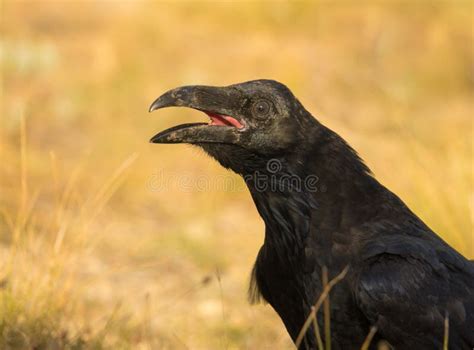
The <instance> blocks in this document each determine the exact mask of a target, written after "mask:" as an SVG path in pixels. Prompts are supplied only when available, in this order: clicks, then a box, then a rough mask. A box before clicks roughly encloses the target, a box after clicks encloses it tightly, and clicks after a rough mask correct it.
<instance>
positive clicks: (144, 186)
mask: <svg viewBox="0 0 474 350" xmlns="http://www.w3.org/2000/svg"><path fill="white" fill-rule="evenodd" d="M472 6H473V5H472V2H470V1H437V2H425V1H419V2H418V1H413V2H410V1H388V2H382V1H373V2H362V3H360V2H350V1H331V2H325V1H322V2H283V1H278V2H270V1H267V2H257V1H242V2H232V3H231V2H214V1H208V2H201V1H199V2H198V1H187V2H171V1H170V2H161V1H67V0H63V1H60V0H57V1H33V0H31V1H13V0H10V1H2V2H1V24H0V26H1V41H0V64H1V73H2V76H1V80H2V85H1V86H2V87H1V114H0V118H1V119H0V160H1V165H0V348H2V349H5V348H7V349H8V348H10V349H24V348H28V349H32V348H34V349H63V348H70V349H82V348H84V349H89V348H94V349H101V348H107V349H118V348H122V349H130V348H133V349H180V348H183V349H265V348H266V349H291V348H292V343H291V341H290V339H289V337H288V335H287V334H286V331H285V330H284V327H283V325H282V324H281V321H280V320H279V319H278V317H277V316H276V314H275V313H274V312H273V311H272V310H271V308H270V307H269V306H265V305H256V306H250V305H248V303H247V300H246V289H247V285H248V279H249V274H250V270H251V268H252V265H253V262H254V259H255V257H256V255H257V252H258V249H259V247H260V245H261V244H262V241H263V231H264V228H263V224H262V221H261V220H260V218H259V216H258V214H257V212H256V210H255V208H254V205H253V203H252V201H251V198H250V196H249V194H248V193H247V192H246V189H245V187H244V185H243V182H242V181H241V180H240V178H238V177H237V176H235V175H233V174H231V173H229V172H227V171H226V170H224V169H223V168H221V167H220V166H218V165H217V164H216V163H215V162H214V161H213V160H211V159H209V158H208V157H207V156H206V155H205V154H204V153H203V152H201V151H200V150H198V149H196V148H193V147H191V146H187V145H174V146H172V145H152V144H149V143H148V140H149V138H150V137H151V136H153V135H154V134H155V133H156V132H157V131H160V130H162V129H164V128H166V127H169V126H171V125H174V124H176V123H178V122H184V121H186V122H188V121H202V120H206V117H203V116H202V115H201V114H200V113H199V112H195V111H191V110H179V109H169V110H166V111H162V112H155V113H153V114H152V115H149V114H148V113H147V109H148V106H149V105H150V103H151V102H152V101H153V100H154V99H155V98H156V97H157V96H158V95H160V94H161V93H162V92H164V91H165V90H168V89H170V88H173V87H176V86H179V85H184V84H206V85H227V84H232V83H237V82H242V81H246V80H252V79H258V78H272V79H276V80H279V81H281V82H283V83H285V84H287V85H288V86H289V87H290V88H291V89H292V90H293V92H294V93H295V95H296V96H298V97H299V99H300V100H301V101H302V103H303V104H304V105H305V106H306V108H307V109H309V110H310V111H311V112H312V113H313V115H315V116H316V117H317V118H318V119H319V120H320V121H322V122H323V123H324V124H326V125H327V126H329V127H330V128H332V129H333V130H336V131H337V132H338V133H340V134H341V135H342V136H343V137H344V138H345V139H346V140H347V141H348V142H349V143H350V144H351V145H352V146H353V147H354V148H355V149H356V150H358V151H359V153H360V155H361V156H362V157H363V158H364V159H365V160H366V162H367V164H368V165H369V167H370V168H371V169H372V170H373V171H374V173H375V175H376V177H377V178H378V179H379V180H380V181H381V182H382V183H383V184H385V185H386V186H388V187H389V188H390V189H392V190H393V191H394V192H396V193H397V194H398V195H400V196H401V197H402V198H403V199H404V200H405V201H406V203H407V204H408V205H409V206H410V207H411V208H412V209H413V210H414V211H415V212H416V213H417V214H419V215H420V216H421V218H422V219H423V220H425V221H426V223H427V224H428V225H429V226H430V227H431V228H433V229H434V230H435V231H436V232H437V233H439V234H440V235H441V236H442V237H443V238H444V239H445V240H446V241H447V242H449V243H450V244H451V245H452V246H454V247H455V248H456V249H458V250H459V251H460V252H461V253H462V254H464V255H465V256H467V257H470V258H474V247H473V233H472V227H473V199H474V197H473V159H472V150H473V148H472V137H473V128H472V127H473V125H472V121H473V119H472V118H473V105H472V103H473V102H472V92H473V83H474V70H473V66H472V62H473V33H472V21H473V8H472Z"/></svg>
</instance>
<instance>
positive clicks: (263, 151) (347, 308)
mask: <svg viewBox="0 0 474 350" xmlns="http://www.w3.org/2000/svg"><path fill="white" fill-rule="evenodd" d="M262 101H263V102H262ZM168 106H184V107H191V108H196V109H200V110H203V111H210V112H215V113H219V114H222V115H223V116H232V117H233V118H235V119H237V120H238V121H240V122H241V123H242V124H244V125H245V128H242V129H237V128H235V127H232V126H222V127H218V126H204V125H201V124H199V125H195V126H193V125H191V126H190V125H186V126H182V127H175V128H172V129H169V130H166V131H164V132H162V133H160V134H158V135H157V136H155V137H154V138H153V139H152V142H156V143H181V142H186V143H191V144H195V145H198V146H200V147H202V148H203V149H204V150H205V151H206V152H207V153H209V154H210V155H211V156H212V157H214V158H215V159H217V160H218V161H219V162H220V163H221V164H222V165H223V166H224V167H226V168H229V169H232V170H233V171H235V172H237V173H239V174H241V175H242V176H243V177H244V179H245V181H246V183H247V186H248V188H249V190H250V193H251V195H252V198H253V200H254V202H255V205H256V208H257V210H258V212H259V214H260V216H261V217H262V219H263V220H264V222H265V226H266V230H265V239H264V244H263V246H262V247H261V249H260V251H259V253H258V256H257V259H256V263H255V266H254V269H253V273H252V282H251V286H250V296H251V299H252V300H254V301H255V300H258V299H259V298H260V297H263V299H265V300H266V301H267V302H268V303H269V304H270V305H271V306H272V307H273V308H274V309H275V310H276V312H277V313H278V314H279V316H280V317H281V319H282V320H283V322H284V324H285V326H286V328H287V330H288V332H289V334H290V335H291V337H292V338H293V340H295V339H296V337H297V336H298V333H299V331H300V329H301V327H302V325H303V323H304V321H305V319H306V318H307V316H308V314H309V312H310V308H311V305H313V304H314V302H315V301H316V299H317V298H318V296H319V294H320V293H321V291H322V282H321V270H322V268H323V266H326V267H327V268H328V271H329V278H333V277H334V276H336V275H337V274H338V273H339V272H340V271H342V270H343V269H344V267H345V266H347V265H349V272H348V273H347V276H346V277H345V278H344V279H343V280H342V281H341V282H340V283H339V284H337V285H336V286H335V287H334V289H333V291H332V292H331V334H332V348H333V349H358V348H360V346H361V344H362V342H363V341H364V339H365V337H366V336H367V334H368V333H369V330H370V327H371V326H376V327H377V329H378V331H377V333H376V335H375V338H374V342H373V343H374V344H375V343H376V342H377V341H378V340H379V339H385V340H387V341H388V342H389V343H390V344H391V345H392V346H393V347H395V348H397V349H440V348H442V344H443V339H444V336H443V334H444V319H445V316H446V315H448V316H449V322H450V328H449V330H450V334H449V348H450V349H472V348H473V347H474V263H473V262H471V261H469V260H467V259H466V258H464V257H463V256H462V255H460V254H459V253H458V252H456V251H455V250H454V249H453V248H451V247H450V246H449V245H448V244H446V243H445V242H444V241H443V240H442V239H441V238H440V237H439V236H437V235H436V234H435V233H434V232H433V231H432V230H431V229H430V228H429V227H428V226H427V225H425V224H424V223H423V222H422V221H421V220H420V219H419V218H418V217H417V216H416V215H415V214H414V213H413V212H411V211H410V209H408V208H407V207H406V205H405V204H404V203H403V202H402V201H401V200H400V199H399V198H398V197H397V196H396V195H395V194H393V193H392V192H390V191H389V190H388V189H387V188H385V187H384V186H383V185H381V184H380V183H379V182H378V181H377V180H376V179H375V178H374V177H373V175H372V174H371V172H370V170H369V169H368V168H367V166H366V165H365V164H364V163H363V162H362V160H361V159H360V158H359V157H358V155H357V154H356V152H355V151H354V150H353V149H352V148H351V147H350V146H349V145H348V144H347V143H346V142H345V141H344V140H343V139H342V138H341V137H339V136H338V135H337V134H336V133H334V132H333V131H331V130H329V129H328V128H326V127H325V126H323V125H322V124H321V123H319V122H318V121H317V120H316V119H315V118H313V117H312V116H311V114H310V113H309V112H308V111H306V110H305V109H304V107H303V106H302V105H301V103H300V102H299V101H298V100H297V99H296V98H295V97H294V96H293V94H292V93H291V92H290V91H289V90H288V89H287V88H286V87H285V86H284V85H282V84H280V83H278V82H275V81H270V80H258V81H252V82H247V83H242V84H236V85H231V86H228V87H203V86H190V87H183V88H178V89H174V90H171V91H170V92H168V93H166V94H164V95H163V96H162V97H160V98H159V99H157V100H156V101H155V102H154V104H153V105H152V107H151V110H154V109H158V108H162V107H168ZM263 113H264V114H263ZM374 146H375V145H374ZM270 162H273V163H270ZM269 164H272V165H275V164H276V165H277V168H276V171H275V168H274V167H270V166H269ZM394 170H395V169H394ZM289 177H290V178H293V179H300V183H299V186H297V185H298V184H295V183H291V181H290V182H288V181H287V180H288V178H289ZM308 177H313V179H317V181H316V187H314V186H312V187H311V188H309V186H308V185H307V184H305V183H304V181H305V179H308ZM262 178H263V179H266V180H264V182H265V181H266V184H267V186H266V187H265V186H263V187H262V184H261V183H259V182H258V179H262ZM319 322H321V319H319ZM321 326H322V325H321ZM301 348H307V349H314V348H316V341H315V336H314V334H313V332H312V330H310V331H308V333H307V335H306V337H305V338H304V341H303V343H302V345H301Z"/></svg>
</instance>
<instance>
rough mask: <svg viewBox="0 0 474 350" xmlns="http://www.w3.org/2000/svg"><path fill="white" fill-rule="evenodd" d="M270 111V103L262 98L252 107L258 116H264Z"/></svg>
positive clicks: (254, 113)
mask: <svg viewBox="0 0 474 350" xmlns="http://www.w3.org/2000/svg"><path fill="white" fill-rule="evenodd" d="M269 111H270V103H269V102H267V101H265V100H260V101H257V102H255V103H254V105H253V107H252V112H253V115H255V116H256V117H264V116H266V115H267V114H268V112H269Z"/></svg>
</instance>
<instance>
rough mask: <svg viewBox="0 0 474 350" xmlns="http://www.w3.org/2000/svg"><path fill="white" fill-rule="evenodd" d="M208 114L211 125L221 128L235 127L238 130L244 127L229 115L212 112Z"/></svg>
mask: <svg viewBox="0 0 474 350" xmlns="http://www.w3.org/2000/svg"><path fill="white" fill-rule="evenodd" d="M206 114H207V115H208V116H209V117H210V118H211V122H210V123H209V125H221V126H233V127H236V128H237V129H240V128H242V127H243V125H242V124H241V123H240V122H239V121H238V120H237V119H235V118H233V117H231V116H228V115H221V114H217V113H212V112H206Z"/></svg>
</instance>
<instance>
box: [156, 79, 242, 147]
mask: <svg viewBox="0 0 474 350" xmlns="http://www.w3.org/2000/svg"><path fill="white" fill-rule="evenodd" d="M239 97H240V94H239V92H238V91H237V90H236V89H235V88H230V87H213V86H199V85H195V86H183V87H179V88H176V89H173V90H170V91H168V92H165V93H164V94H163V95H161V96H160V97H158V98H157V99H156V100H155V101H154V102H153V103H152V104H151V106H150V109H149V111H150V112H153V111H154V110H156V109H160V108H165V107H172V106H175V107H189V108H193V109H197V110H200V111H203V112H204V113H206V114H207V115H208V116H209V118H210V122H209V123H187V124H181V125H177V126H174V127H171V128H169V129H166V130H164V131H161V132H160V133H158V134H156V135H155V136H153V137H152V138H151V140H150V142H152V143H191V144H196V143H228V144H229V143H230V144H233V143H237V142H238V140H239V139H240V134H241V131H242V130H244V129H245V123H244V121H243V120H239V118H237V117H235V116H234V115H233V114H235V112H234V111H236V110H237V107H238V101H239V100H240V98H239Z"/></svg>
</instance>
